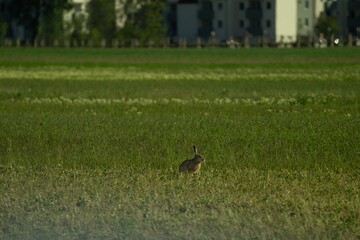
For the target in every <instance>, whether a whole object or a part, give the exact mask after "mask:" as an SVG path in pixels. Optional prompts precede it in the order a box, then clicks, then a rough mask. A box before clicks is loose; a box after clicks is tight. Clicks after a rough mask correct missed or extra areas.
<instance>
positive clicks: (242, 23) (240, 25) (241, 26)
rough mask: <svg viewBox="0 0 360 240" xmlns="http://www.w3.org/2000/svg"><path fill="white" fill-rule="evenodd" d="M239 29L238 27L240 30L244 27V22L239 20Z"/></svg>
mask: <svg viewBox="0 0 360 240" xmlns="http://www.w3.org/2000/svg"><path fill="white" fill-rule="evenodd" d="M239 27H240V28H243V27H244V21H243V20H240V21H239Z"/></svg>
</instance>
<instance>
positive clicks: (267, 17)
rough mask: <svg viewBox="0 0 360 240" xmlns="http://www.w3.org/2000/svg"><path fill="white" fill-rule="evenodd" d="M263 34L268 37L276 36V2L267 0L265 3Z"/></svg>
mask: <svg viewBox="0 0 360 240" xmlns="http://www.w3.org/2000/svg"><path fill="white" fill-rule="evenodd" d="M262 7H263V16H264V17H263V19H262V25H263V34H264V36H266V37H270V38H275V36H276V24H277V23H276V15H275V13H276V0H266V1H264V3H263V6H262Z"/></svg>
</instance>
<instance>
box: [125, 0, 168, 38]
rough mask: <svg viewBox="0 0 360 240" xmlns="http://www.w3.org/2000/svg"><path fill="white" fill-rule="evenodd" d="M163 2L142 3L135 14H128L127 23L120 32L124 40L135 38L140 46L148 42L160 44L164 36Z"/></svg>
mask: <svg viewBox="0 0 360 240" xmlns="http://www.w3.org/2000/svg"><path fill="white" fill-rule="evenodd" d="M164 4H165V2H164V1H143V2H142V5H141V8H139V9H138V10H137V11H136V12H133V13H128V14H129V15H130V16H129V17H128V21H127V22H126V24H125V27H124V29H123V30H122V35H123V36H124V37H125V38H130V39H131V38H136V39H138V40H139V41H140V42H141V43H142V44H146V43H148V42H149V41H150V40H152V41H154V42H160V41H161V40H162V39H163V38H164V37H165V35H166V25H165V22H164V15H163V10H164Z"/></svg>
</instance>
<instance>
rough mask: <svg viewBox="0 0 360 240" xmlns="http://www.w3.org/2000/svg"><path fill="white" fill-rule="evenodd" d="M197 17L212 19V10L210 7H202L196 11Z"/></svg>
mask: <svg viewBox="0 0 360 240" xmlns="http://www.w3.org/2000/svg"><path fill="white" fill-rule="evenodd" d="M198 17H199V19H201V20H213V19H214V12H213V11H212V10H211V9H202V10H199V11H198Z"/></svg>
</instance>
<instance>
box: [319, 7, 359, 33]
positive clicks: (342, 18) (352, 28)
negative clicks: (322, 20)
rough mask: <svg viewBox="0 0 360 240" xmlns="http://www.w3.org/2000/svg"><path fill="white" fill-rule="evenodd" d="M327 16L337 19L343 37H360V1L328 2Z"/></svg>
mask: <svg viewBox="0 0 360 240" xmlns="http://www.w3.org/2000/svg"><path fill="white" fill-rule="evenodd" d="M326 14H327V15H328V16H333V17H335V18H336V20H337V23H338V26H339V28H340V34H341V35H342V36H344V37H347V36H348V35H349V34H351V35H353V36H357V37H360V0H341V1H335V0H328V1H327V2H326Z"/></svg>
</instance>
